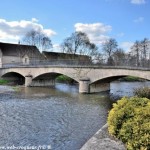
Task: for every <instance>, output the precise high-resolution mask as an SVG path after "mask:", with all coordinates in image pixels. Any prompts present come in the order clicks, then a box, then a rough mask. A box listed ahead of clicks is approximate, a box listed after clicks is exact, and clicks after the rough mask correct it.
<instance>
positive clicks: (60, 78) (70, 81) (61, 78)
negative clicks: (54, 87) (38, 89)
mask: <svg viewBox="0 0 150 150" xmlns="http://www.w3.org/2000/svg"><path fill="white" fill-rule="evenodd" d="M56 81H57V82H60V83H68V84H74V83H75V81H74V80H73V79H71V78H69V77H68V76H65V75H60V76H58V77H57V78H56Z"/></svg>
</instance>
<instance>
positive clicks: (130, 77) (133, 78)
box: [119, 76, 145, 82]
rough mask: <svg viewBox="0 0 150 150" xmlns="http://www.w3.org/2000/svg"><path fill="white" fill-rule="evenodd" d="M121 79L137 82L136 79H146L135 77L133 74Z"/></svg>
mask: <svg viewBox="0 0 150 150" xmlns="http://www.w3.org/2000/svg"><path fill="white" fill-rule="evenodd" d="M119 80H120V81H125V82H136V81H140V82H141V81H145V80H144V79H141V78H139V77H133V76H127V77H123V78H121V79H119Z"/></svg>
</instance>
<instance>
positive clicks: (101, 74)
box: [91, 69, 150, 84]
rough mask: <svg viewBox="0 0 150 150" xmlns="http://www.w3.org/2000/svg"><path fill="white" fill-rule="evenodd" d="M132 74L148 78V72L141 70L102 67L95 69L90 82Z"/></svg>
mask: <svg viewBox="0 0 150 150" xmlns="http://www.w3.org/2000/svg"><path fill="white" fill-rule="evenodd" d="M126 76H133V77H138V78H142V79H146V80H150V72H149V71H142V70H129V69H102V70H97V72H96V73H95V75H94V76H93V77H92V78H91V84H92V83H95V82H98V81H104V80H107V81H110V82H111V81H113V80H115V79H119V78H121V77H126Z"/></svg>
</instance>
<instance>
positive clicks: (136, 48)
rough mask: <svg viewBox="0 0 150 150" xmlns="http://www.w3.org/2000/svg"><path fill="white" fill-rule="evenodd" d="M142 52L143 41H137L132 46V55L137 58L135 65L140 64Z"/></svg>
mask: <svg viewBox="0 0 150 150" xmlns="http://www.w3.org/2000/svg"><path fill="white" fill-rule="evenodd" d="M140 52H141V42H140V41H135V43H134V45H133V46H132V47H131V55H132V56H134V57H135V58H136V62H135V63H136V64H135V66H137V67H138V66H140Z"/></svg>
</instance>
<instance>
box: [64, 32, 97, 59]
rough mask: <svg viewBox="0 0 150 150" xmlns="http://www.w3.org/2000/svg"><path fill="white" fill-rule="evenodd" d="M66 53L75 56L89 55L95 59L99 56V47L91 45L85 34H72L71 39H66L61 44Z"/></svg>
mask: <svg viewBox="0 0 150 150" xmlns="http://www.w3.org/2000/svg"><path fill="white" fill-rule="evenodd" d="M61 47H62V51H63V52H64V53H69V54H73V55H72V56H73V58H75V55H76V54H78V55H80V56H81V55H87V56H90V57H93V56H94V55H96V54H97V49H98V48H97V46H96V45H95V44H94V43H91V42H90V40H89V38H88V36H87V34H86V33H83V32H75V33H72V34H71V36H70V37H68V38H66V39H65V40H64V41H63V43H62V44H61Z"/></svg>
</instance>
